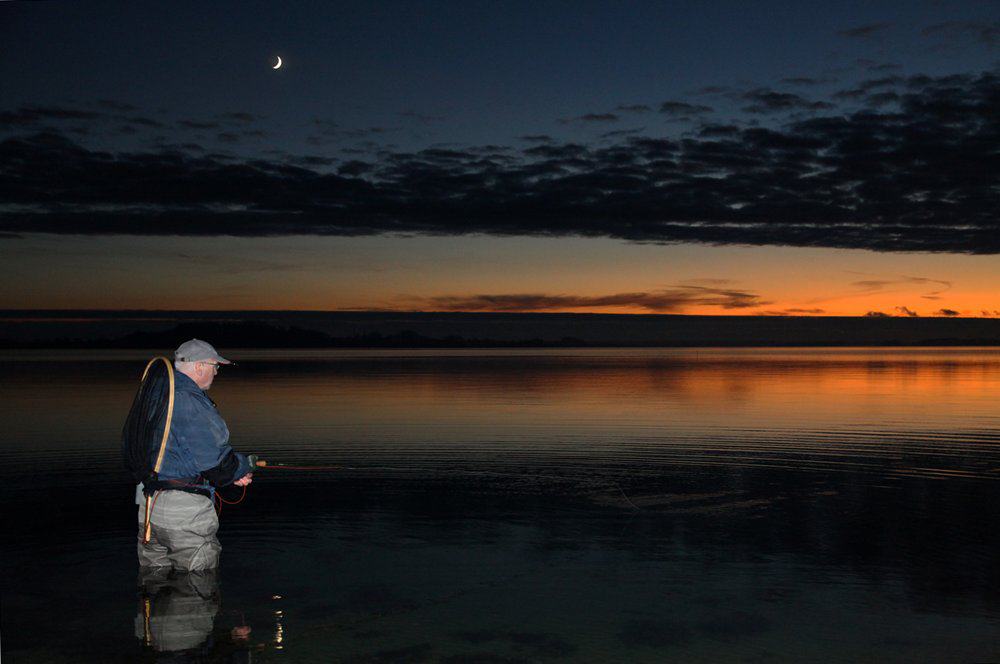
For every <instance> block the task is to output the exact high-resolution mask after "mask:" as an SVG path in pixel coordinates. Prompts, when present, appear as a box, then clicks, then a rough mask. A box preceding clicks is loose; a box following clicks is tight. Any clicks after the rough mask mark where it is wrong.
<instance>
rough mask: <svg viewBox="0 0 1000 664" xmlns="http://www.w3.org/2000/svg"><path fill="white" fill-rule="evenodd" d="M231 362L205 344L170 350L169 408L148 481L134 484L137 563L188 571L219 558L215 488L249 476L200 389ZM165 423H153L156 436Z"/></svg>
mask: <svg viewBox="0 0 1000 664" xmlns="http://www.w3.org/2000/svg"><path fill="white" fill-rule="evenodd" d="M226 364H232V363H231V362H230V361H229V360H227V359H225V358H224V357H222V356H221V355H219V354H218V353H217V352H216V350H215V348H213V347H212V345H211V344H209V343H206V342H204V341H201V340H200V339H191V340H190V341H185V342H184V343H183V344H181V345H180V347H178V348H177V350H176V351H175V352H174V368H175V372H174V409H173V416H172V419H171V424H170V434H169V436H168V438H167V443H166V448H165V451H164V453H163V462H162V464H161V466H160V471H159V473H158V475H157V477H156V480H155V481H147V482H146V486H143V485H142V484H140V485H139V487H138V489H137V491H136V502H137V503H138V504H139V546H138V548H139V564H140V566H142V567H167V566H170V567H173V568H175V569H179V570H185V571H194V570H204V569H211V568H214V567H216V566H218V564H219V552H220V551H221V549H222V547H221V546H220V545H219V540H218V538H217V537H216V532H217V531H218V529H219V518H218V516H217V515H216V513H215V506H214V504H213V500H214V497H215V490H216V488H219V487H224V486H228V485H230V484H234V485H236V486H241V487H245V486H247V485H248V484H250V482H251V481H252V478H253V475H252V474H251V471H252V470H253V466H254V464H253V461H252V459H251V458H249V457H247V456H246V455H244V454H239V453H237V452H234V451H233V448H232V447H230V446H229V428H228V427H227V426H226V423H225V421H223V419H222V416H220V415H219V411H218V410H217V409H216V407H215V402H213V401H212V400H211V399H210V398H209V397H208V395H207V394H205V390H207V389H209V388H210V387H211V386H212V381H214V380H215V376H216V375H217V374H218V373H219V367H220V366H222V365H226ZM163 428H164V427H162V426H161V427H160V435H161V436H162V432H163ZM143 492H145V493H146V494H152V499H151V508H150V538H149V541H148V542H147V543H143V531H144V530H145V513H146V510H145V502H146V501H145V497H144V495H143Z"/></svg>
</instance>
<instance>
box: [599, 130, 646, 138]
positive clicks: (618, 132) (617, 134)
mask: <svg viewBox="0 0 1000 664" xmlns="http://www.w3.org/2000/svg"><path fill="white" fill-rule="evenodd" d="M642 131H643V129H615V130H614V131H606V132H604V133H603V134H601V135H600V136H599V138H620V137H622V136H635V135H637V134H641V133H642Z"/></svg>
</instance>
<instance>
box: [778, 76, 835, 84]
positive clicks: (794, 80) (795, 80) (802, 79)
mask: <svg viewBox="0 0 1000 664" xmlns="http://www.w3.org/2000/svg"><path fill="white" fill-rule="evenodd" d="M834 80H835V79H832V78H813V77H811V76H793V77H791V78H783V79H781V82H782V83H784V84H786V85H824V84H826V83H833V82H834Z"/></svg>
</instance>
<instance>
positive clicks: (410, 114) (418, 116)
mask: <svg viewBox="0 0 1000 664" xmlns="http://www.w3.org/2000/svg"><path fill="white" fill-rule="evenodd" d="M399 117H401V118H407V119H409V120H416V121H417V122H423V123H425V124H429V123H431V122H441V121H443V120H444V119H445V118H444V116H442V115H427V114H426V113H418V112H417V111H403V112H402V113H400V114H399Z"/></svg>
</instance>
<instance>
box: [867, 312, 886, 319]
mask: <svg viewBox="0 0 1000 664" xmlns="http://www.w3.org/2000/svg"><path fill="white" fill-rule="evenodd" d="M865 317H866V318H889V317H890V314H887V313H885V312H884V311H869V312H868V313H866V314H865Z"/></svg>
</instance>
